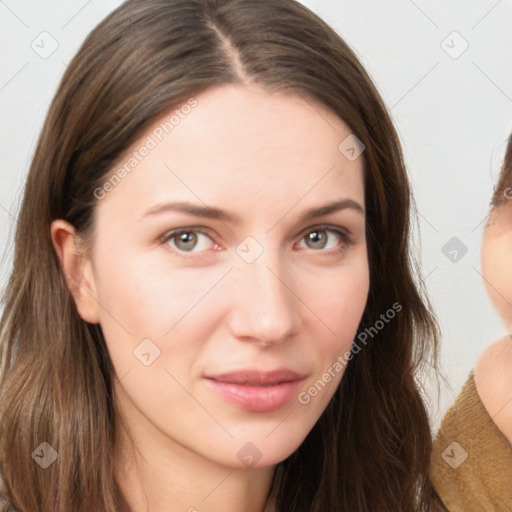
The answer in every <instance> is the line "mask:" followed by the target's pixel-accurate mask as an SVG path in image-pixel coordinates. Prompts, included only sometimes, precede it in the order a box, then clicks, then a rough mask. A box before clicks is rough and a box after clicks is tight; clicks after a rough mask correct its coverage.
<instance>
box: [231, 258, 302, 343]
mask: <svg viewBox="0 0 512 512" xmlns="http://www.w3.org/2000/svg"><path fill="white" fill-rule="evenodd" d="M283 267H284V265H283V264H282V263H280V262H279V258H278V257H272V258H271V257H270V256H269V254H268V252H267V251H265V252H264V253H263V254H262V255H261V256H260V257H259V258H258V259H257V260H256V261H254V262H252V263H246V262H244V261H240V262H238V264H237V265H236V268H235V269H234V270H233V273H232V278H233V281H232V284H233V289H232V301H231V312H230V316H229V318H230V320H229V323H230V331H231V334H232V335H233V336H234V337H236V338H237V339H241V340H243V341H253V342H258V341H260V342H265V344H266V345H274V344H276V343H280V342H282V341H284V340H286V339H288V338H290V337H291V336H292V335H294V334H296V333H297V332H299V329H300V325H301V322H300V317H299V311H298V307H299V305H300V303H301V302H300V299H299V298H298V297H297V295H296V291H295V290H294V285H293V282H292V280H291V278H289V277H288V279H287V277H286V275H285V274H284V269H283Z"/></svg>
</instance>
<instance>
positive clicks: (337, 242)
mask: <svg viewBox="0 0 512 512" xmlns="http://www.w3.org/2000/svg"><path fill="white" fill-rule="evenodd" d="M301 242H304V243H305V244H306V248H309V249H314V250H316V251H323V250H324V249H332V248H335V250H334V251H331V252H334V253H339V252H341V251H343V250H344V249H345V248H346V246H347V245H350V244H351V243H352V239H351V237H350V235H349V234H348V233H347V232H345V231H343V230H341V229H338V228H333V227H330V226H317V227H315V228H313V229H311V228H310V230H309V231H308V232H307V233H306V234H305V235H304V236H303V237H302V239H301ZM324 252H328V251H324Z"/></svg>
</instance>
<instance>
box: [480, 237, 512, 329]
mask: <svg viewBox="0 0 512 512" xmlns="http://www.w3.org/2000/svg"><path fill="white" fill-rule="evenodd" d="M511 255H512V234H511V235H508V236H506V234H505V235H503V236H500V237H496V238H492V239H486V240H485V241H484V245H483V247H482V275H483V278H484V284H485V288H486V290H487V293H488V295H489V298H490V299H491V301H492V303H493V305H494V307H495V308H496V310H497V311H498V313H499V314H500V316H501V318H502V319H503V321H504V322H505V323H506V325H507V327H508V328H509V329H511V328H512V306H511V304H512V265H511V264H510V258H511Z"/></svg>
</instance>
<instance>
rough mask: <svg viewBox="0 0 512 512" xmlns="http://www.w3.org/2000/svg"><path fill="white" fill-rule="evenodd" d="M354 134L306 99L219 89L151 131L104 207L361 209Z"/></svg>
mask: <svg viewBox="0 0 512 512" xmlns="http://www.w3.org/2000/svg"><path fill="white" fill-rule="evenodd" d="M183 105H190V107H187V108H184V107H183ZM192 105H193V106H192ZM350 136H352V137H353V135H351V130H350V128H349V127H348V126H347V125H346V123H345V122H344V121H343V120H342V119H340V118H339V117H337V116H336V115H334V114H333V112H331V111H330V110H329V109H327V108H325V107H323V106H322V105H321V104H319V103H318V102H315V101H314V100H310V99H306V98H305V97H304V96H300V95H298V94H297V95H294V94H290V93H287V94H283V93H273V94H270V93H268V92H265V91H263V90H262V89H260V88H256V87H242V86H239V85H222V86H217V87H213V88H210V89H208V90H206V91H203V92H202V93H201V94H199V95H197V96H195V97H194V98H193V100H192V101H188V102H184V103H182V104H180V105H177V106H176V107H175V108H173V109H172V110H171V111H169V112H167V113H165V114H164V115H163V116H161V117H160V118H158V119H157V120H156V121H155V122H154V123H153V124H152V126H151V127H150V128H149V129H148V130H147V131H146V132H145V133H144V135H143V136H142V137H141V138H140V139H139V140H138V141H137V142H136V143H135V144H134V145H133V146H132V147H131V148H130V150H129V151H128V153H127V155H125V157H124V158H123V159H121V161H120V162H118V164H117V166H116V167H117V168H118V169H121V168H124V169H125V172H124V173H123V174H125V177H124V178H123V179H122V182H121V183H119V184H117V185H116V186H115V187H114V190H112V191H110V192H109V193H108V196H107V197H106V200H104V201H102V202H101V204H100V207H101V208H107V205H109V206H112V207H114V206H115V205H116V204H117V206H118V207H122V206H123V205H124V208H125V209H126V207H127V205H130V207H129V208H128V211H127V214H135V213H140V211H141V209H143V208H144V207H146V206H148V205H149V204H150V203H157V202H159V201H163V200H169V199H178V198H179V199H182V200H191V201H194V202H197V201H198V199H199V200H201V201H202V202H204V203H206V204H210V203H211V204H214V205H216V206H219V205H220V206H226V205H228V204H231V205H232V206H233V208H236V209H239V208H241V209H247V208H249V207H251V206H254V205H259V207H260V208H261V207H264V208H267V209H268V208H270V209H272V210H274V211H275V213H276V214H277V213H278V211H279V210H280V209H283V208H284V207H285V206H287V205H288V207H289V206H291V205H292V204H293V203H295V202H297V201H298V200H301V198H305V196H307V201H306V203H308V202H309V203H311V204H318V202H319V201H320V200H321V201H325V200H333V201H334V200H338V199H340V197H345V196H347V197H352V198H353V199H358V200H359V201H360V202H362V200H363V196H364V188H363V180H362V168H363V157H362V156H361V157H360V158H356V159H349V158H347V157H346V155H345V154H344V153H343V152H342V151H341V150H340V144H343V141H344V140H346V139H347V137H350ZM144 148H146V149H144ZM142 153H144V155H143V156H141V154H142ZM126 171H127V172H126ZM114 172H115V169H114ZM305 206H307V204H305Z"/></svg>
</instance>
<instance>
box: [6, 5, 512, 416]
mask: <svg viewBox="0 0 512 512" xmlns="http://www.w3.org/2000/svg"><path fill="white" fill-rule="evenodd" d="M120 3H121V2H119V1H114V0H109V1H100V0H88V1H87V0H71V1H70V0H67V1H64V0H59V1H57V0H55V1H49V0H47V1H45V2H41V1H36V0H30V1H29V0H19V1H15V0H2V1H0V59H1V65H0V69H1V73H0V118H1V119H2V123H1V125H0V130H1V131H0V154H1V157H2V164H1V166H0V184H1V186H0V244H1V246H2V248H3V251H2V254H3V255H4V258H3V260H2V264H1V266H0V282H1V283H2V286H4V285H5V281H6V278H7V275H8V272H9V270H10V267H11V264H12V236H13V229H14V226H15V217H16V215H17V212H18V208H19V202H20V194H21V190H22V186H23V181H24V178H25V175H26V172H27V169H28V165H29V162H30V158H31V154H32V152H33V150H34V146H35V143H36V140H37V137H38V133H39V131H40V129H41V126H42V122H43V119H44V115H45V114H46V111H47V108H48V106H49V103H50V101H51V98H52V96H53V94H54V93H55V90H56V87H57V84H58V81H59V79H60V77H61V76H62V73H63V71H64V69H65V67H66V65H67V63H68V62H69V61H70V60H71V58H72V56H73V55H74V54H75V52H76V50H77V49H78V47H79V45H80V44H81V42H82V41H83V39H84V38H85V36H86V35H87V34H88V32H89V31H90V30H91V29H92V28H93V27H94V26H95V24H97V23H98V22H99V21H100V20H101V19H102V18H103V17H105V15H106V14H107V13H108V12H110V11H111V10H112V9H114V8H115V7H117V6H118V5H119V4H120ZM303 3H304V4H305V5H307V6H308V7H309V8H311V9H312V10H313V11H315V12H316V13H317V14H319V15H320V16H321V17H322V18H323V19H324V20H325V21H327V22H328V23H329V24H330V25H331V26H333V27H334V28H335V29H336V30H337V31H338V32H339V34H340V35H341V36H342V37H343V38H344V39H345V40H346V41H347V42H348V43H349V44H350V45H351V46H352V48H354V50H355V51H356V53H357V54H358V55H359V57H360V59H361V61H362V62H363V64H364V65H365V66H366V68H367V70H368V71H369V73H370V75H371V76H372V78H373V79H374V81H375V83H376V85H377V88H378V89H379V91H380V92H381V94H382V96H383V98H384V100H385V102H386V104H387V105H388V108H389V109H390V112H391V114H392V117H393V119H394V122H395V125H396V127H397V129H398V132H399V135H400V137H401V140H402V143H403V148H404V153H405V156H406V161H407V164H408V169H409V173H410V176H411V180H412V184H413V189H414V193H415V197H416V202H417V206H418V210H419V231H418V232H417V233H416V237H415V239H416V242H417V251H418V255H419V258H420V260H421V262H422V267H423V274H424V276H425V277H426V285H427V288H428V292H429V294H430V297H431V299H432V302H433V304H434V307H435V310H436V312H437V315H438V317H439V320H440V324H441V328H442V332H443V339H442V366H443V371H444V373H445V375H446V376H447V378H448V381H449V383H450V386H444V387H442V393H441V396H440V398H439V400H438V397H437V393H436V392H435V391H434V389H431V398H432V401H433V407H432V417H433V421H434V423H435V424H436V425H437V424H438V422H439V419H440V417H441V416H442V414H443V413H444V412H445V410H446V408H447V407H448V406H449V405H450V404H451V402H453V400H454V398H455V396H456V395H457V394H458V392H459V391H460V388H461V387H462V384H463V383H464V381H465V380H466V378H467V375H468V373H469V371H470V370H471V368H472V367H473V366H474V364H475V361H476V359H477V356H478V354H479V353H480V352H481V351H482V350H483V349H484V347H485V346H487V345H488V344H489V343H491V342H492V341H493V340H494V339H496V338H497V337H498V336H499V335H501V334H503V333H504V327H503V326H502V324H501V322H500V320H499V318H498V317H497V315H496V313H495V312H494V310H493V309H492V307H491V304H490V302H489V301H488V299H487V297H486V294H485V290H484V287H483V283H482V279H481V276H480V243H481V237H482V222H483V220H484V218H485V216H486V213H487V206H488V202H489V199H490V197H491V193H492V186H493V183H494V182H495V180H496V177H497V175H498V172H499V166H500V164H501V161H502V158H503V154H504V143H505V140H506V138H507V136H508V133H509V132H510V131H511V130H512V115H511V112H512V30H511V24H512V3H511V1H510V0H499V1H496V0H489V1H487V0H478V1H477V0H456V1H455V0H452V1H449V2H446V1H441V0H435V1H428V2H427V1H426V0H425V1H420V0H416V1H413V0H393V1H389V2H381V1H378V0H359V1H357V2H355V1H350V2H349V1H348V0H346V1H340V0H307V1H306V0H303ZM454 237H455V239H456V240H452V239H453V238H454ZM450 240H451V242H450ZM446 244H448V245H446ZM466 250H467V252H465V251H466ZM454 251H455V252H454Z"/></svg>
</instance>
